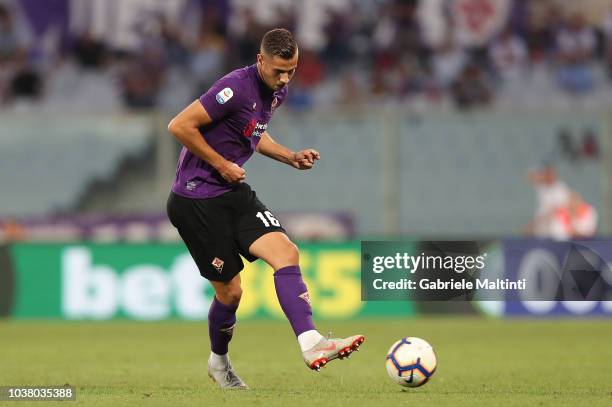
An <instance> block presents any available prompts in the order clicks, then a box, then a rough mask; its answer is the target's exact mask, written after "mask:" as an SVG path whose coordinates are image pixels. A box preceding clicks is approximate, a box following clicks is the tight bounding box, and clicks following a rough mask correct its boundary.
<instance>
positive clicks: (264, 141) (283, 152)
mask: <svg viewBox="0 0 612 407" xmlns="http://www.w3.org/2000/svg"><path fill="white" fill-rule="evenodd" d="M256 151H257V152H258V153H260V154H263V155H265V156H266V157H270V158H272V159H274V160H276V161H280V162H282V163H285V164H288V165H290V166H292V167H293V168H297V169H298V170H309V169H311V168H312V166H313V165H314V163H315V161H316V160H319V159H321V155H320V154H319V152H318V151H316V150H313V149H312V148H308V149H306V150H302V151H298V152H294V151H291V150H290V149H288V148H287V147H285V146H283V145H282V144H279V143H277V142H276V141H274V140H273V139H272V137H270V135H269V134H268V132H267V131H264V132H263V134H262V135H261V139H260V140H259V143H258V144H257V149H256Z"/></svg>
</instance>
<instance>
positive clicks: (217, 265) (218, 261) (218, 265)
mask: <svg viewBox="0 0 612 407" xmlns="http://www.w3.org/2000/svg"><path fill="white" fill-rule="evenodd" d="M210 264H212V265H213V267H214V268H216V269H217V271H218V272H219V273H221V272H222V271H223V264H225V262H224V261H223V260H221V259H220V258H218V257H215V258H214V259H213V261H212V263H210Z"/></svg>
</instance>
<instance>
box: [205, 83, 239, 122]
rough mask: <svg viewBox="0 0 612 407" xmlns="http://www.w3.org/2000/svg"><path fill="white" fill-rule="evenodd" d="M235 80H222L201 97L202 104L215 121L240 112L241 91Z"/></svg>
mask: <svg viewBox="0 0 612 407" xmlns="http://www.w3.org/2000/svg"><path fill="white" fill-rule="evenodd" d="M238 85H239V83H238V82H237V81H235V80H229V79H227V78H221V79H219V80H218V81H217V82H215V84H214V85H213V86H211V88H210V89H208V91H207V92H206V93H204V94H203V95H202V96H200V103H201V104H202V106H204V109H206V112H207V113H208V115H209V116H210V118H211V119H212V120H213V121H217V120H220V119H222V118H224V117H225V116H227V115H229V114H231V113H233V112H236V111H238V110H240V108H241V100H242V99H243V98H241V97H240V96H241V89H239V86H238Z"/></svg>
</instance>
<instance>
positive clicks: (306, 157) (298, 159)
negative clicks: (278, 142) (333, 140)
mask: <svg viewBox="0 0 612 407" xmlns="http://www.w3.org/2000/svg"><path fill="white" fill-rule="evenodd" d="M320 159H321V155H320V154H319V152H318V151H316V150H313V149H312V148H309V149H306V150H302V151H298V152H297V153H295V154H294V155H293V166H294V167H295V168H297V169H298V170H309V169H311V168H312V166H313V165H314V162H315V161H316V160H320Z"/></svg>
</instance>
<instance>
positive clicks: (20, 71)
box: [8, 57, 43, 101]
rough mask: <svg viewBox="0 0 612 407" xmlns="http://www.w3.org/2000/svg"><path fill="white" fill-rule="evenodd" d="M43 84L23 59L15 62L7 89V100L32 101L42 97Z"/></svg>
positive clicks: (34, 70)
mask: <svg viewBox="0 0 612 407" xmlns="http://www.w3.org/2000/svg"><path fill="white" fill-rule="evenodd" d="M42 91H43V82H42V78H41V76H40V74H39V73H38V71H37V70H36V69H34V68H33V67H32V66H31V65H30V64H28V61H27V59H26V58H25V57H21V58H19V61H15V70H14V74H13V76H12V78H11V81H10V83H9V88H8V99H9V100H12V101H16V100H23V99H26V100H30V101H34V100H36V99H38V98H40V96H41V95H42Z"/></svg>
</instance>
